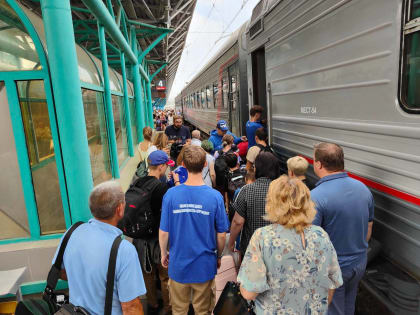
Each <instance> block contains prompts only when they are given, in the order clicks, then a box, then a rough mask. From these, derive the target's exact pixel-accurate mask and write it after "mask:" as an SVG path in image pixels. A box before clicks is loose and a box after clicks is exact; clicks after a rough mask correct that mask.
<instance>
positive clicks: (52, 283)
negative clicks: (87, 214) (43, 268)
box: [45, 221, 83, 294]
mask: <svg viewBox="0 0 420 315" xmlns="http://www.w3.org/2000/svg"><path fill="white" fill-rule="evenodd" d="M82 224H83V222H81V221H79V222H76V223H75V224H73V225H72V227H71V228H70V229H69V230H68V231H67V233H66V235H64V238H63V240H62V241H61V245H60V249H59V250H58V254H57V257H56V259H55V262H54V264H53V265H52V266H51V269H50V271H49V273H48V277H47V286H46V288H45V293H47V294H51V293H52V292H53V291H54V289H55V287H56V286H57V282H58V279H59V277H60V271H61V265H62V264H63V257H64V252H65V250H66V246H67V243H68V242H69V239H70V236H71V235H72V234H73V232H74V230H75V229H77V228H78V227H79V226H80V225H82Z"/></svg>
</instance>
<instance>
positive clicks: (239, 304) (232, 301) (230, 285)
mask: <svg viewBox="0 0 420 315" xmlns="http://www.w3.org/2000/svg"><path fill="white" fill-rule="evenodd" d="M213 314H214V315H255V313H254V302H250V303H248V302H247V301H246V300H245V299H244V298H243V297H242V295H241V292H240V290H239V284H237V283H235V282H232V281H229V282H227V283H226V285H225V288H224V289H223V291H222V294H221V295H220V297H219V300H218V301H217V304H216V306H215V308H214V310H213Z"/></svg>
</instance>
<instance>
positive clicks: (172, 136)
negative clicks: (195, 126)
mask: <svg viewBox="0 0 420 315" xmlns="http://www.w3.org/2000/svg"><path fill="white" fill-rule="evenodd" d="M165 134H166V135H167V136H168V139H169V140H175V141H177V142H182V143H183V144H184V143H185V142H186V141H187V139H191V133H190V129H189V128H188V127H185V126H181V128H179V129H177V128H175V126H174V125H171V126H168V127H166V129H165Z"/></svg>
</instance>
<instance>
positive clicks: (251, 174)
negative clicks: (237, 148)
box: [245, 168, 255, 182]
mask: <svg viewBox="0 0 420 315" xmlns="http://www.w3.org/2000/svg"><path fill="white" fill-rule="evenodd" d="M245 181H251V182H255V171H254V169H252V168H251V169H249V170H248V171H247V172H246V175H245Z"/></svg>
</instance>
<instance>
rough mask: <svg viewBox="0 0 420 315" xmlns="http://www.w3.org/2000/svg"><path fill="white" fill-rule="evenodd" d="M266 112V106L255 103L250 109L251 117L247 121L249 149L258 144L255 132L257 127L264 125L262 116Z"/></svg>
mask: <svg viewBox="0 0 420 315" xmlns="http://www.w3.org/2000/svg"><path fill="white" fill-rule="evenodd" d="M263 112H264V108H263V107H262V106H259V105H254V106H252V107H251V109H250V110H249V116H251V117H250V119H249V120H248V122H247V123H246V137H247V138H248V150H249V149H250V148H251V147H253V146H254V145H257V143H256V142H255V132H256V131H257V129H259V128H261V127H264V125H263V124H262V122H261V117H262V114H263Z"/></svg>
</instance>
